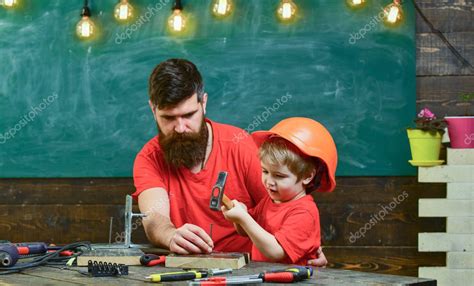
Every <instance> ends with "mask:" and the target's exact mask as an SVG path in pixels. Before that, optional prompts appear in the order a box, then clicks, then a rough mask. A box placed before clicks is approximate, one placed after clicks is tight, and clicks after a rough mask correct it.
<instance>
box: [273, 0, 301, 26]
mask: <svg viewBox="0 0 474 286" xmlns="http://www.w3.org/2000/svg"><path fill="white" fill-rule="evenodd" d="M296 10H297V7H296V5H295V3H293V1H292V0H281V2H280V5H278V8H277V17H278V19H280V21H282V22H290V21H291V20H294V17H295V15H296Z"/></svg>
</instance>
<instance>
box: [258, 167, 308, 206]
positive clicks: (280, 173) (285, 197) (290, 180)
mask: <svg viewBox="0 0 474 286" xmlns="http://www.w3.org/2000/svg"><path fill="white" fill-rule="evenodd" d="M261 166H262V183H263V185H264V186H265V189H266V190H267V192H268V195H269V196H270V198H271V199H272V200H273V201H274V202H275V203H284V202H289V201H293V200H297V199H299V198H302V197H304V196H305V195H306V191H305V188H304V184H307V183H309V182H310V181H311V178H307V179H304V178H303V179H301V180H299V181H298V179H297V177H296V175H295V174H293V173H292V172H291V171H290V170H289V169H288V167H287V166H284V165H281V166H271V165H268V164H265V162H261ZM307 180H309V181H308V182H307Z"/></svg>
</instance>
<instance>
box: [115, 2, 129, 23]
mask: <svg viewBox="0 0 474 286" xmlns="http://www.w3.org/2000/svg"><path fill="white" fill-rule="evenodd" d="M114 16H115V19H117V20H119V21H127V20H129V19H130V18H132V16H133V7H132V5H130V4H129V3H128V1H127V0H121V1H120V2H119V3H118V4H117V5H115V11H114Z"/></svg>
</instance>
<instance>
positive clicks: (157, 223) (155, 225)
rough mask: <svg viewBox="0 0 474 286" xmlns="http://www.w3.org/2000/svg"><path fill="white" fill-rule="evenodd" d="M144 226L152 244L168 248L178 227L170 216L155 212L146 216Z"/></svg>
mask: <svg viewBox="0 0 474 286" xmlns="http://www.w3.org/2000/svg"><path fill="white" fill-rule="evenodd" d="M143 226H144V229H145V233H146V235H147V237H148V240H149V241H150V243H151V244H153V245H156V246H159V247H163V248H166V249H169V248H170V242H171V239H172V238H173V235H174V234H175V232H176V227H175V226H174V225H173V224H172V223H171V221H170V219H169V218H168V217H166V216H164V215H161V214H158V213H154V214H153V215H151V216H150V217H146V218H144V222H143Z"/></svg>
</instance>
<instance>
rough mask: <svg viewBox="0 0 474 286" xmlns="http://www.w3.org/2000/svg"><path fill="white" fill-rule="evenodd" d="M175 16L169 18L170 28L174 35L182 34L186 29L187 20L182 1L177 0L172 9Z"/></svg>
mask: <svg viewBox="0 0 474 286" xmlns="http://www.w3.org/2000/svg"><path fill="white" fill-rule="evenodd" d="M172 10H173V14H171V16H170V17H169V18H168V27H169V29H170V30H171V32H173V33H181V32H183V31H184V29H185V28H186V18H185V17H184V15H183V13H182V11H183V5H181V0H176V1H175V2H174V6H173V8H172Z"/></svg>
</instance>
